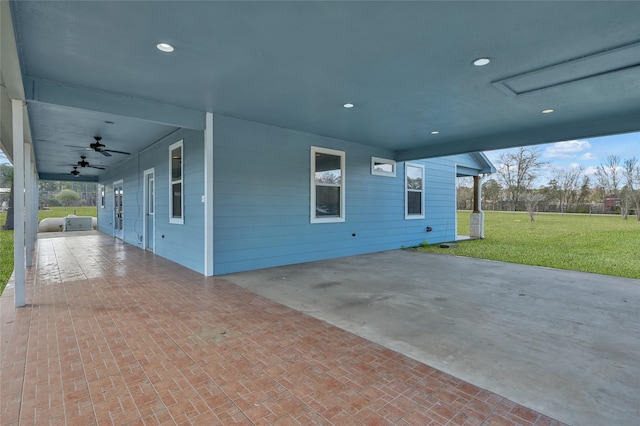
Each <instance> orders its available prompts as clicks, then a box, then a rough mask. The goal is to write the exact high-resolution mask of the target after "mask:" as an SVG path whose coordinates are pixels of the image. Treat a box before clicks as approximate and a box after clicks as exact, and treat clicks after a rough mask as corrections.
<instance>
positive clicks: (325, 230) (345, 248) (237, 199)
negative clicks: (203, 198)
mask: <svg viewBox="0 0 640 426" xmlns="http://www.w3.org/2000/svg"><path fill="white" fill-rule="evenodd" d="M213 127H214V262H215V273H216V274H225V273H230V272H236V271H242V270H250V269H257V268H264V267H270V266H278V265H286V264H293V263H300V262H307V261H313V260H319V259H327V258H335V257H340V256H348V255H354V254H361V253H368V252H375V251H382V250H389V249H397V248H400V247H402V246H412V245H417V244H420V243H421V242H423V241H425V240H427V241H428V242H429V243H435V242H441V241H445V240H451V239H453V238H455V225H454V221H455V166H456V158H455V157H448V158H447V159H431V160H422V161H414V163H420V164H424V165H425V178H426V182H425V186H426V188H425V197H426V202H425V206H426V208H425V212H426V217H425V219H421V220H405V219H404V163H398V165H397V176H396V177H395V178H388V177H384V176H373V175H371V171H370V167H371V166H370V165H371V157H372V156H376V157H383V158H393V153H392V152H390V151H385V150H381V149H376V148H372V147H369V146H365V145H361V144H357V143H352V142H346V141H341V140H336V139H331V138H326V137H322V136H317V135H311V134H306V133H302V132H297V131H293V130H288V129H283V128H277V127H272V126H266V125H261V124H257V123H252V122H248V121H243V120H238V119H233V118H229V117H224V116H218V115H216V116H215V118H214V126H213ZM311 146H318V147H322V148H329V149H337V150H341V151H345V152H346V171H345V175H346V179H345V182H346V205H345V207H346V221H345V222H344V223H322V224H311V223H310V222H309V209H310V208H309V204H310V188H309V186H310V176H309V174H310V164H309V163H310V152H311V151H310V147H311ZM456 157H457V156H456ZM427 226H431V227H432V228H433V232H430V233H427V232H426V227H427ZM352 234H356V236H355V237H354V236H352Z"/></svg>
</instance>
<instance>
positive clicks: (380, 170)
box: [371, 157, 396, 177]
mask: <svg viewBox="0 0 640 426" xmlns="http://www.w3.org/2000/svg"><path fill="white" fill-rule="evenodd" d="M371 174H372V175H376V176H388V177H396V162H395V161H394V160H389V159H387V158H380V157H371Z"/></svg>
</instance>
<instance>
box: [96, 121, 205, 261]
mask: <svg viewBox="0 0 640 426" xmlns="http://www.w3.org/2000/svg"><path fill="white" fill-rule="evenodd" d="M203 138H204V137H203V133H202V132H198V131H193V130H179V131H177V132H174V133H173V134H171V135H169V136H167V137H165V138H163V139H161V140H159V141H157V142H155V143H154V144H152V145H151V146H149V147H148V148H146V149H144V150H142V151H140V152H138V153H132V155H131V158H130V159H129V160H128V161H126V162H125V163H122V164H121V165H120V166H118V167H117V168H110V169H109V170H108V171H107V173H106V174H105V175H104V176H103V177H102V178H101V179H100V183H101V184H104V185H105V194H106V197H105V208H104V209H101V208H98V229H99V230H100V231H101V232H104V233H106V234H109V235H113V207H114V204H113V203H114V200H113V182H115V181H118V180H121V179H122V180H123V183H124V202H123V205H124V241H125V242H127V243H129V244H132V245H135V246H138V247H142V236H143V226H144V211H143V205H144V204H143V202H144V200H143V194H144V192H143V191H144V189H143V183H144V181H143V173H144V171H145V170H147V169H150V168H154V169H155V170H154V171H155V185H156V189H155V195H156V213H155V221H156V226H155V253H156V254H158V255H159V256H162V257H165V258H167V259H170V260H172V261H174V262H177V263H179V264H181V265H184V266H186V267H188V268H191V269H193V270H195V271H198V272H201V273H202V272H204V204H203V203H202V199H201V198H202V196H203V195H204V143H203V141H204V139H203ZM181 139H182V140H183V141H184V152H183V162H184V176H183V191H184V218H185V219H184V224H183V225H179V224H170V223H169V145H171V144H173V143H175V142H177V141H179V140H181ZM114 155H118V154H114Z"/></svg>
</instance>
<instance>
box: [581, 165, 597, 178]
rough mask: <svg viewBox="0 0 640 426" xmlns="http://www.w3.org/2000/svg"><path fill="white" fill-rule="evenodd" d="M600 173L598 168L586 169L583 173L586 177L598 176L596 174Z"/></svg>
mask: <svg viewBox="0 0 640 426" xmlns="http://www.w3.org/2000/svg"><path fill="white" fill-rule="evenodd" d="M597 171H598V168H597V167H593V166H591V167H586V168H585V169H584V170H583V171H582V174H584V175H585V176H593V175H595V174H596V172H597Z"/></svg>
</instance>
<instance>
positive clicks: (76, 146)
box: [65, 145, 93, 151]
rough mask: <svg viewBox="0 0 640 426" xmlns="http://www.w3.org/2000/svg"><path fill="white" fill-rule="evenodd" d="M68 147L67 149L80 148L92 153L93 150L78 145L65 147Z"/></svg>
mask: <svg viewBox="0 0 640 426" xmlns="http://www.w3.org/2000/svg"><path fill="white" fill-rule="evenodd" d="M65 146H68V147H69V148H82V149H84V150H86V151H93V149H91V148H89V147H88V146H79V145H65Z"/></svg>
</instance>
